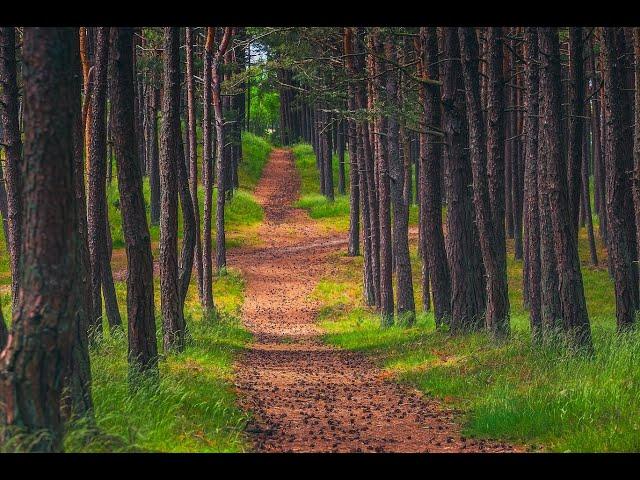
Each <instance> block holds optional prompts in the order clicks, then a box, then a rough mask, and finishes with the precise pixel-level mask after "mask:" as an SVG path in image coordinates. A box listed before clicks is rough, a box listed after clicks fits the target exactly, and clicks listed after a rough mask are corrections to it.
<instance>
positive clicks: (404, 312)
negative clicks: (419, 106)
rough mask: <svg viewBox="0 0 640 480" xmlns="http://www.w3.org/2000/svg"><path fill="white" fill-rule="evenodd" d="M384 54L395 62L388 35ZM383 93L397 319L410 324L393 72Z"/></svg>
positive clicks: (404, 203) (406, 221)
mask: <svg viewBox="0 0 640 480" xmlns="http://www.w3.org/2000/svg"><path fill="white" fill-rule="evenodd" d="M384 55H385V58H386V59H387V60H388V61H389V62H390V63H391V65H394V64H396V63H397V55H396V51H395V46H394V44H393V39H392V37H391V36H387V38H386V39H385V41H384ZM385 90H386V95H387V97H386V101H387V103H388V104H389V105H388V106H389V107H391V108H390V110H389V116H388V122H387V155H388V169H389V181H390V187H391V202H392V206H393V229H392V232H391V234H392V241H393V246H394V255H395V274H396V300H397V309H398V320H399V321H401V322H402V323H406V324H408V325H411V324H413V323H414V322H415V316H416V306H415V301H414V298H413V279H412V274H411V259H410V258H409V202H408V198H407V197H406V195H405V180H406V175H405V164H404V162H403V160H402V158H401V157H400V149H399V144H400V139H399V133H400V132H399V124H398V114H397V108H394V107H393V105H394V104H397V103H398V74H397V73H396V72H394V71H391V72H388V73H387V75H386V89H385Z"/></svg>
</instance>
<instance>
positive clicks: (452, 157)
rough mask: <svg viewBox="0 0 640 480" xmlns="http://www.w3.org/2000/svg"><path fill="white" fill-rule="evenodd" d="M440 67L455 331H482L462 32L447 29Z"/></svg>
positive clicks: (481, 275) (479, 261)
mask: <svg viewBox="0 0 640 480" xmlns="http://www.w3.org/2000/svg"><path fill="white" fill-rule="evenodd" d="M442 30H443V47H444V48H443V53H444V57H443V58H445V59H447V60H446V61H444V62H442V63H441V64H440V68H441V70H440V79H441V81H442V125H443V130H444V144H445V151H446V153H447V162H446V166H447V171H446V176H445V178H446V181H445V185H446V190H447V203H448V211H447V239H448V252H447V254H448V258H449V264H450V271H451V291H452V297H451V305H452V309H451V310H452V312H451V331H452V332H453V333H461V332H465V331H474V330H480V329H482V327H483V319H482V314H483V312H484V310H485V283H484V266H483V264H482V259H481V258H480V248H479V241H478V234H477V230H476V227H475V225H474V211H473V199H472V192H471V188H470V186H471V184H472V179H471V175H470V171H471V163H470V161H469V149H468V144H467V122H466V113H465V105H464V97H463V96H461V95H459V94H458V92H460V91H461V90H462V89H463V85H462V71H461V68H460V60H459V59H460V47H459V41H458V32H457V29H456V28H454V27H444V28H443V29H442Z"/></svg>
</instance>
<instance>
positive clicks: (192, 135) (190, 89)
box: [185, 27, 202, 292]
mask: <svg viewBox="0 0 640 480" xmlns="http://www.w3.org/2000/svg"><path fill="white" fill-rule="evenodd" d="M185 37H186V43H187V51H186V56H187V79H186V80H187V110H188V123H187V132H188V135H187V136H188V139H189V191H190V192H191V202H192V204H193V215H194V220H195V258H196V262H195V264H196V275H197V278H198V292H202V261H201V259H202V238H201V236H200V204H199V202H198V155H197V154H198V150H197V143H196V104H195V98H194V86H193V76H194V73H193V32H192V29H191V27H186V28H185Z"/></svg>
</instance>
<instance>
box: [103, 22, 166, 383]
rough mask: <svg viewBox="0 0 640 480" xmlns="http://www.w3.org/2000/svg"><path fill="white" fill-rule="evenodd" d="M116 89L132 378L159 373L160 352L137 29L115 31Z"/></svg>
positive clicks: (114, 108)
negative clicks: (139, 128) (137, 108)
mask: <svg viewBox="0 0 640 480" xmlns="http://www.w3.org/2000/svg"><path fill="white" fill-rule="evenodd" d="M112 39H113V42H112V45H111V47H112V52H113V53H112V56H113V59H112V61H113V65H114V67H115V68H114V69H113V74H114V76H113V81H112V84H111V99H112V102H113V103H112V107H111V108H112V115H113V140H114V142H113V143H114V151H115V155H116V160H117V161H118V190H119V193H120V208H121V210H122V227H123V232H124V240H125V246H126V253H127V319H128V330H129V335H128V339H129V354H128V355H129V366H130V369H131V371H132V373H134V374H135V373H137V372H139V371H143V372H144V371H151V372H157V368H158V349H157V344H156V323H155V312H154V302H153V259H152V257H151V237H150V234H149V227H148V226H147V216H146V214H145V208H144V196H143V193H142V173H141V171H140V168H138V162H139V161H140V160H139V159H136V157H137V154H138V149H137V147H136V144H137V142H138V141H141V140H142V138H141V137H140V136H138V135H136V128H135V118H134V108H133V106H134V102H135V97H134V88H135V86H134V83H133V82H134V63H133V60H134V59H133V55H132V53H133V29H132V28H130V27H120V28H115V29H114V31H113V34H112Z"/></svg>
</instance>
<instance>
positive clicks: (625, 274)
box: [602, 27, 635, 330]
mask: <svg viewBox="0 0 640 480" xmlns="http://www.w3.org/2000/svg"><path fill="white" fill-rule="evenodd" d="M615 30H616V28H615V27H602V48H603V60H604V64H603V67H604V68H603V77H604V91H605V101H606V103H605V108H606V111H607V144H606V146H607V149H606V155H605V165H606V169H605V172H606V182H607V187H606V209H607V220H608V236H607V240H608V242H607V243H608V250H609V258H610V261H611V267H612V273H613V282H614V286H615V292H616V320H617V325H618V330H625V329H628V328H629V327H630V326H631V325H632V324H633V323H634V322H635V305H634V295H635V294H634V273H633V268H632V262H633V255H634V253H635V252H634V251H633V247H632V245H630V244H629V242H628V239H627V236H626V235H625V229H626V215H625V211H626V209H627V208H628V205H627V202H626V197H627V184H626V180H625V177H626V176H627V175H628V173H627V170H626V158H625V156H626V152H625V147H624V143H625V142H627V141H628V140H627V138H626V135H625V131H624V130H625V123H624V119H623V112H622V109H623V105H622V102H623V101H624V97H623V88H624V84H623V78H622V75H623V71H622V65H621V63H620V60H619V57H620V55H621V51H620V48H619V45H618V44H617V39H616V32H615Z"/></svg>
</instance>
